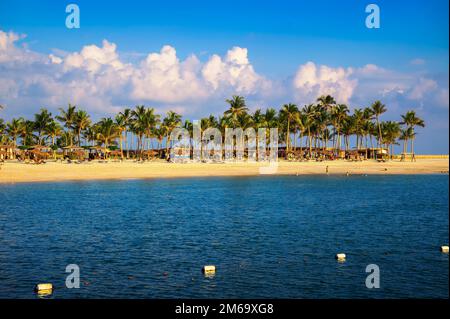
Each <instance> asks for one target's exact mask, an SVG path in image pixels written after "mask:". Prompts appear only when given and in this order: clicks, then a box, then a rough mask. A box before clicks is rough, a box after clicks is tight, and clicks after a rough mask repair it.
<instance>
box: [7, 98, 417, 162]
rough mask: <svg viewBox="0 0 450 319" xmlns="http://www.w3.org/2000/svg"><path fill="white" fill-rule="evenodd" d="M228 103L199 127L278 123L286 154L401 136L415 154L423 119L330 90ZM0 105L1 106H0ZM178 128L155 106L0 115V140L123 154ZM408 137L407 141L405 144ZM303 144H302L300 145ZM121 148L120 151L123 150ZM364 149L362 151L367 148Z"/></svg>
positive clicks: (161, 140) (384, 142) (166, 140)
mask: <svg viewBox="0 0 450 319" xmlns="http://www.w3.org/2000/svg"><path fill="white" fill-rule="evenodd" d="M226 102H227V104H228V105H229V108H228V109H227V110H226V111H225V112H224V113H223V115H222V116H219V117H216V116H214V115H210V116H209V117H206V118H202V119H201V121H200V125H201V129H202V131H203V130H205V129H206V128H210V127H214V128H218V129H219V130H220V131H221V132H222V136H225V134H224V133H225V129H226V128H237V127H240V128H242V129H244V130H245V129H247V128H250V127H252V128H254V129H255V130H258V129H259V128H266V129H270V128H278V132H279V141H280V142H281V143H282V144H284V145H285V147H286V154H289V152H292V151H295V150H297V149H299V148H300V149H306V150H307V152H308V156H309V157H310V158H311V157H313V156H315V155H317V152H320V150H326V149H328V150H329V149H330V148H331V149H332V150H333V151H334V152H336V153H338V152H340V151H341V150H351V144H352V143H353V144H354V148H355V149H357V150H361V149H366V152H367V149H368V148H371V149H373V148H374V147H375V143H376V147H377V148H385V149H388V150H389V149H390V153H391V155H392V154H393V145H396V144H398V141H399V140H402V141H403V153H407V152H408V146H410V152H411V153H412V154H414V139H415V136H416V127H424V121H423V120H422V119H420V118H419V117H418V116H417V115H416V113H415V112H414V111H408V112H407V113H406V114H405V115H402V116H401V120H400V121H398V122H395V121H382V120H381V116H382V115H383V114H384V113H385V112H386V111H387V109H386V106H385V105H384V104H382V103H381V102H380V101H375V102H374V103H373V104H372V105H371V106H369V107H366V108H364V109H361V108H356V109H354V110H353V113H352V114H351V113H350V110H349V108H348V106H347V105H345V104H339V103H336V101H335V99H334V98H333V97H332V96H330V95H324V96H320V97H319V98H318V99H317V100H316V103H313V104H309V105H305V106H304V107H302V108H299V107H298V106H297V105H296V104H292V103H289V104H284V105H283V106H282V107H281V108H280V110H278V111H277V110H275V109H274V108H267V109H266V110H265V111H263V110H261V109H257V110H255V111H254V112H249V109H248V107H247V106H246V103H245V99H244V97H242V96H233V97H232V98H231V99H227V100H226ZM1 108H2V107H1V106H0V109H1ZM177 127H183V128H185V129H187V130H188V131H190V132H191V136H192V130H193V124H192V122H191V121H189V120H184V121H183V120H182V116H181V115H180V114H177V113H176V112H173V111H169V112H167V114H166V116H164V117H161V115H159V114H156V113H155V109H153V108H148V107H145V106H143V105H138V106H136V107H135V108H134V109H130V108H126V109H124V110H123V111H122V112H119V113H118V114H117V115H116V116H115V117H113V118H112V117H106V118H102V119H101V120H100V121H98V122H95V123H93V122H92V119H91V117H90V115H89V114H88V113H87V112H86V111H84V110H81V109H78V108H77V107H76V106H75V105H71V104H69V105H68V107H67V108H60V109H59V114H58V115H56V116H55V117H53V116H52V114H51V113H50V112H49V111H48V110H47V109H45V108H42V109H41V110H40V112H39V113H37V114H35V115H34V119H33V120H27V119H24V118H13V119H11V121H9V122H6V123H5V121H4V120H3V119H1V118H0V145H2V144H12V145H14V146H15V147H17V146H18V143H19V141H20V142H21V147H24V148H25V147H28V146H32V145H35V144H38V145H48V146H51V147H52V148H53V149H56V148H58V147H66V146H75V145H76V146H88V145H90V146H95V145H98V146H104V147H106V148H120V151H121V154H122V157H123V156H125V152H126V156H127V157H128V156H129V150H134V151H135V152H136V154H141V153H142V152H143V151H145V150H154V149H155V147H154V146H155V145H154V142H155V141H156V142H157V147H156V149H157V150H161V149H162V148H163V147H165V148H166V154H167V150H168V148H169V147H170V142H171V141H170V134H171V132H172V131H173V130H174V129H175V128H177ZM374 141H375V143H374ZM408 142H410V143H409V144H408ZM303 143H304V144H303ZM124 150H125V152H124ZM366 154H367V153H366Z"/></svg>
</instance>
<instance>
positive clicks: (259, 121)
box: [251, 109, 267, 160]
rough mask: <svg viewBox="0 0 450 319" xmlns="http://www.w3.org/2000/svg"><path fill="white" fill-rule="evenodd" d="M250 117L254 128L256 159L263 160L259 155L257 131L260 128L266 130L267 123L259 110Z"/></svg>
mask: <svg viewBox="0 0 450 319" xmlns="http://www.w3.org/2000/svg"><path fill="white" fill-rule="evenodd" d="M251 117H252V123H253V127H254V128H255V133H256V150H257V152H256V159H257V160H259V158H263V157H261V156H260V154H259V139H258V131H259V129H260V128H267V121H266V118H265V116H264V114H263V113H262V112H261V109H257V110H256V111H255V112H254V113H253V114H252V116H251Z"/></svg>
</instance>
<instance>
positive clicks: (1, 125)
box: [0, 118, 6, 136]
mask: <svg viewBox="0 0 450 319" xmlns="http://www.w3.org/2000/svg"><path fill="white" fill-rule="evenodd" d="M5 129H6V124H5V121H4V120H3V119H2V118H0V136H3V133H4V132H5Z"/></svg>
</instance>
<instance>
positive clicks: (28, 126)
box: [20, 119, 34, 146]
mask: <svg viewBox="0 0 450 319" xmlns="http://www.w3.org/2000/svg"><path fill="white" fill-rule="evenodd" d="M33 130H34V122H33V121H30V120H25V119H22V121H21V122H20V137H21V138H22V146H30V145H32V144H34V141H33Z"/></svg>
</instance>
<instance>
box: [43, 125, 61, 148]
mask: <svg viewBox="0 0 450 319" xmlns="http://www.w3.org/2000/svg"><path fill="white" fill-rule="evenodd" d="M44 133H45V135H46V136H47V138H50V139H51V140H52V146H54V145H56V138H57V137H58V136H61V134H62V133H63V128H62V127H61V125H59V123H58V122H56V121H55V120H52V121H51V122H50V123H49V124H48V125H47V126H46V127H45V130H44Z"/></svg>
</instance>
